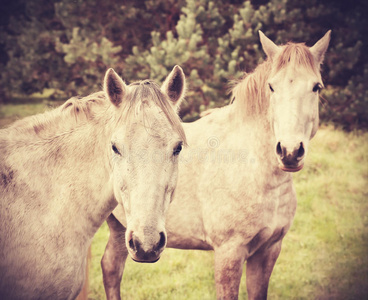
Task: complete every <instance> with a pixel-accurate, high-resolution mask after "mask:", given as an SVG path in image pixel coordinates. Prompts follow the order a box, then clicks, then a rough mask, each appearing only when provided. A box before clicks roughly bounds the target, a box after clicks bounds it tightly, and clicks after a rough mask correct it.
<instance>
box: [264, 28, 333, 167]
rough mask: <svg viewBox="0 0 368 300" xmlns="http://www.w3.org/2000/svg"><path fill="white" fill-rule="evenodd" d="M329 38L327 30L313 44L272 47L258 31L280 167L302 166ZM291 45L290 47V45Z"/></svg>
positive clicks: (314, 127)
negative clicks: (267, 63)
mask: <svg viewBox="0 0 368 300" xmlns="http://www.w3.org/2000/svg"><path fill="white" fill-rule="evenodd" d="M329 40H330V32H328V33H327V34H326V35H325V36H324V37H323V38H322V39H321V40H319V41H318V42H317V43H316V44H315V45H314V46H313V47H311V48H308V47H306V46H304V45H300V44H293V45H286V46H283V47H278V46H276V45H275V44H274V43H273V42H272V41H271V40H269V39H268V38H267V37H266V36H264V35H263V34H261V43H262V46H263V48H264V50H265V52H266V54H267V55H268V57H269V59H270V60H271V61H272V63H273V68H272V72H271V74H270V77H269V80H268V83H267V84H268V87H267V88H268V89H269V93H270V100H269V101H270V104H269V113H270V119H271V120H270V121H271V124H272V128H273V131H274V134H275V140H276V143H275V144H276V145H275V154H276V157H277V159H278V162H279V165H280V168H281V169H282V170H284V171H288V172H296V171H299V170H301V169H302V168H303V165H304V158H305V156H306V153H307V150H308V144H309V140H310V139H311V138H312V137H313V136H314V135H315V133H316V131H317V129H318V123H319V116H318V101H319V92H320V90H321V88H322V87H323V83H322V80H321V76H320V73H319V66H320V64H321V63H322V61H323V56H324V53H325V51H326V50H327V47H328V43H329ZM293 47H294V48H293Z"/></svg>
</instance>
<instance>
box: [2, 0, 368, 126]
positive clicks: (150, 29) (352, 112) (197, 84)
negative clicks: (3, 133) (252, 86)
mask: <svg viewBox="0 0 368 300" xmlns="http://www.w3.org/2000/svg"><path fill="white" fill-rule="evenodd" d="M365 3H366V2H365V1H364V0H362V1H359V0H355V1H344V2H341V3H340V2H337V1H334V0H324V1H317V0H299V1H294V0H254V1H240V0H232V1H220V0H186V1H185V0H146V1H144V0H140V1H136V0H125V1H124V0H123V1H116V0H114V1H113V0H104V1H98V0H89V1H83V0H74V1H72V0H69V1H68V0H64V1H60V0H59V1H57V0H56V1H49V0H34V1H26V0H16V1H15V0H13V1H9V0H8V1H5V3H4V4H3V11H1V12H0V17H1V23H0V27H1V31H0V66H1V69H2V72H1V74H0V99H1V100H2V101H5V100H6V99H8V101H9V99H11V98H12V96H13V95H14V94H15V93H22V94H31V93H33V92H36V91H42V90H44V89H45V88H51V89H53V91H54V97H61V98H66V97H68V96H71V95H76V94H81V95H84V94H89V93H91V92H94V91H97V90H100V89H101V81H102V78H103V75H104V72H105V71H106V69H107V68H108V67H113V68H115V69H116V70H117V71H118V72H119V73H120V74H121V75H122V77H123V78H124V79H125V80H127V81H128V82H131V81H133V80H137V79H142V78H147V77H150V78H153V79H155V80H158V81H162V80H163V79H164V76H165V75H166V74H167V73H168V72H169V70H170V69H171V68H172V67H173V65H175V64H179V65H181V66H182V67H183V69H184V71H185V73H186V75H187V77H188V82H189V91H188V96H187V101H186V103H184V105H183V107H182V110H181V114H182V117H183V118H184V120H192V119H195V118H197V117H198V115H199V113H200V112H201V111H202V110H204V109H207V108H209V107H215V106H221V105H224V104H226V103H227V102H228V99H229V97H228V96H227V90H228V87H229V85H228V82H229V80H232V79H237V78H239V77H240V76H241V75H242V73H243V72H244V71H246V72H250V71H251V70H252V69H253V68H254V67H255V66H256V65H257V64H258V63H259V62H260V61H262V60H263V59H264V57H265V56H264V54H263V52H262V50H261V47H260V43H259V39H258V30H262V31H263V32H265V33H266V35H268V36H269V37H270V38H272V39H273V40H274V41H275V42H276V43H285V42H287V41H289V40H292V41H295V42H307V45H312V44H313V43H314V42H316V41H317V40H318V39H319V38H320V37H321V36H322V35H323V34H324V33H325V32H326V31H327V30H328V29H332V41H331V47H330V49H329V51H328V55H327V56H326V61H325V64H324V66H323V78H324V81H325V84H326V86H327V87H328V88H327V89H326V90H325V91H324V92H323V95H322V96H323V98H324V99H325V101H323V102H324V103H325V104H324V105H322V107H321V117H322V119H323V120H324V121H333V122H335V123H337V124H340V125H342V126H343V127H345V128H346V129H353V128H359V127H360V128H362V127H363V128H368V94H367V93H368V92H367V89H366V88H365V83H366V82H368V51H367V50H368V49H367V48H368V46H367V39H366V38H365V37H366V36H367V28H368V26H367V25H368V24H367V22H368V21H367V19H366V18H365V17H364V13H365V12H366V11H367V8H368V7H367V4H365ZM1 100H0V101H1Z"/></svg>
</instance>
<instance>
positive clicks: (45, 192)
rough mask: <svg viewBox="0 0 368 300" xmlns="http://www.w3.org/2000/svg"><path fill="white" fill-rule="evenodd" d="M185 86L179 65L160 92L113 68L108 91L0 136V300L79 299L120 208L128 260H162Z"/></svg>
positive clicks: (17, 125) (107, 79) (180, 138)
mask: <svg viewBox="0 0 368 300" xmlns="http://www.w3.org/2000/svg"><path fill="white" fill-rule="evenodd" d="M184 89H185V78H184V74H183V71H182V70H181V68H180V67H178V66H176V67H174V69H173V71H172V72H171V73H170V74H169V76H168V77H167V79H166V81H165V82H164V84H163V86H162V87H161V89H160V87H159V86H158V85H157V84H156V83H154V82H152V81H149V80H145V81H141V82H137V83H133V84H131V85H129V86H127V85H126V84H125V83H124V82H123V81H122V80H121V78H120V77H119V76H118V75H117V74H116V73H115V72H114V71H113V70H112V69H110V70H108V71H107V73H106V76H105V80H104V92H99V93H95V94H92V95H90V96H88V97H85V98H82V99H77V98H72V99H70V100H68V101H67V102H66V103H65V104H64V105H62V106H61V107H59V108H57V109H55V110H52V111H50V112H46V113H44V114H41V115H37V116H33V117H29V118H26V119H23V120H20V121H18V122H16V123H14V124H13V125H12V126H10V127H9V128H7V129H3V130H1V131H0V156H1V159H0V299H74V298H75V297H76V296H77V294H78V292H79V290H80V289H81V287H82V285H83V280H84V275H85V267H86V257H87V250H88V247H89V246H90V244H91V240H92V237H93V236H94V234H95V232H96V231H97V229H98V228H99V227H100V225H101V224H102V223H103V222H104V220H105V219H106V218H107V217H108V215H109V214H110V213H111V212H112V210H113V209H114V207H116V205H117V204H118V203H119V204H121V205H123V206H124V209H125V213H126V217H127V220H128V227H127V228H128V229H127V237H126V247H128V249H129V251H130V253H131V256H132V258H133V259H135V260H137V261H144V262H152V261H156V260H157V259H158V258H159V257H160V253H161V252H162V251H163V249H164V247H165V245H166V232H165V215H166V212H167V210H168V207H169V203H170V202H171V199H172V195H173V192H174V189H175V187H176V182H177V173H178V170H177V169H178V159H177V156H178V154H179V152H180V150H181V148H182V145H183V144H185V143H186V138H185V134H184V131H183V128H182V126H181V123H180V120H179V118H178V116H177V114H176V112H175V109H176V106H177V105H178V104H179V103H180V100H181V99H182V96H183V93H184ZM120 242H123V241H120Z"/></svg>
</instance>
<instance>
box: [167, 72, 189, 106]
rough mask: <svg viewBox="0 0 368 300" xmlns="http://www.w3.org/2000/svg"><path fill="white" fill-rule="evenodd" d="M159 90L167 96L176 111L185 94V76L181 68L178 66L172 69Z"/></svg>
mask: <svg viewBox="0 0 368 300" xmlns="http://www.w3.org/2000/svg"><path fill="white" fill-rule="evenodd" d="M161 90H162V91H163V92H164V93H165V94H166V95H168V96H169V99H170V102H171V103H172V105H173V106H174V108H176V109H177V108H178V107H179V106H180V102H181V100H182V99H183V98H184V94H185V75H184V72H183V70H182V68H180V67H179V66H178V65H176V66H175V67H174V68H173V70H172V71H171V73H170V74H169V76H167V78H166V79H165V81H164V83H163V84H162V87H161Z"/></svg>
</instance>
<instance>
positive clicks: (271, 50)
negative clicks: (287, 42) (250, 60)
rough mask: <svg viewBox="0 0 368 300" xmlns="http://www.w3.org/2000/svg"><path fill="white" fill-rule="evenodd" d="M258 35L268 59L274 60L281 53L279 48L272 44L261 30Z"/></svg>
mask: <svg viewBox="0 0 368 300" xmlns="http://www.w3.org/2000/svg"><path fill="white" fill-rule="evenodd" d="M258 33H259V39H260V41H261V44H262V48H263V51H264V52H265V53H266V55H267V57H268V58H269V59H271V60H272V58H273V57H274V56H275V54H276V53H277V52H278V51H279V47H278V46H277V45H276V44H275V43H274V42H272V41H271V40H270V39H269V38H268V37H267V36H266V35H265V34H264V33H263V32H262V31H260V30H259V31H258Z"/></svg>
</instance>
